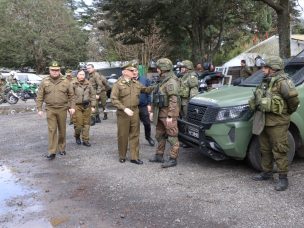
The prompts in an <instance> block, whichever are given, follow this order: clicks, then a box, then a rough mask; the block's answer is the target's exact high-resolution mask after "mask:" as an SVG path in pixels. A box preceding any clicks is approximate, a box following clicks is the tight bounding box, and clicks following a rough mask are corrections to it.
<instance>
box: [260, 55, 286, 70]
mask: <svg viewBox="0 0 304 228" xmlns="http://www.w3.org/2000/svg"><path fill="white" fill-rule="evenodd" d="M262 66H266V67H270V68H271V69H273V70H282V69H283V68H284V63H283V60H282V59H281V58H280V57H279V56H269V57H267V58H266V59H265V63H264V64H262Z"/></svg>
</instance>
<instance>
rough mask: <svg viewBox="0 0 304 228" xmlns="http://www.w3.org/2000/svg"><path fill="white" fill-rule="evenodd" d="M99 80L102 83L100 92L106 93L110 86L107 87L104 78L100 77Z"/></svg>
mask: <svg viewBox="0 0 304 228" xmlns="http://www.w3.org/2000/svg"><path fill="white" fill-rule="evenodd" d="M100 79H101V82H102V86H101V92H106V91H108V90H110V86H109V84H108V81H107V79H106V78H105V76H103V75H100Z"/></svg>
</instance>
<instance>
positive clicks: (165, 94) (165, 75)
mask: <svg viewBox="0 0 304 228" xmlns="http://www.w3.org/2000/svg"><path fill="white" fill-rule="evenodd" d="M156 64H157V71H158V73H159V75H160V82H159V84H158V85H157V87H156V88H155V90H154V91H153V94H152V96H153V98H152V105H153V123H154V124H155V125H156V136H155V138H156V140H157V142H158V146H157V150H156V154H155V155H154V157H153V158H152V159H150V160H149V161H150V162H160V163H163V162H164V159H163V155H164V151H165V148H166V141H168V142H169V143H170V145H171V149H170V158H169V160H168V161H166V162H165V163H164V164H162V168H167V167H172V166H176V165H177V161H176V160H177V157H178V152H179V141H178V128H177V118H178V117H179V106H180V104H179V103H180V102H179V95H178V94H179V87H180V82H179V79H178V78H177V77H176V76H175V74H174V73H173V71H172V69H173V64H172V62H171V61H170V60H169V59H167V58H161V59H159V60H158V61H157V62H156Z"/></svg>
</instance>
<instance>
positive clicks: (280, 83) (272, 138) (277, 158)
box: [249, 56, 299, 191]
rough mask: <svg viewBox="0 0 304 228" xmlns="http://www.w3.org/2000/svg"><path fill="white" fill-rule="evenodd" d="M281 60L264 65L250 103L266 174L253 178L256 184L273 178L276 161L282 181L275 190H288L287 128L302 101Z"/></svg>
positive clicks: (271, 57)
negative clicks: (260, 78) (262, 75)
mask: <svg viewBox="0 0 304 228" xmlns="http://www.w3.org/2000/svg"><path fill="white" fill-rule="evenodd" d="M283 68H284V65H283V61H282V59H281V58H280V57H277V56H270V57H269V58H267V59H266V60H265V63H264V65H263V73H264V75H265V76H264V78H263V81H262V82H261V84H260V85H259V86H258V87H257V89H256V91H255V92H254V96H253V97H252V98H251V99H250V100H249V105H250V108H251V109H252V110H254V111H255V114H254V120H253V133H254V134H258V135H259V142H260V150H261V155H262V169H263V172H261V173H260V174H258V175H256V176H254V177H253V179H254V180H256V181H262V180H268V179H271V178H272V176H273V173H272V172H273V161H274V162H275V163H276V165H277V169H278V173H279V180H278V182H277V184H276V186H275V190H277V191H284V190H286V189H287V187H288V179H287V173H288V151H289V144H288V138H287V137H288V136H287V132H288V127H289V124H290V115H291V114H292V113H293V112H295V111H296V109H297V107H298V104H299V99H298V93H297V90H296V88H295V86H294V84H293V82H292V81H291V80H290V79H289V78H288V75H287V74H285V73H284V70H283Z"/></svg>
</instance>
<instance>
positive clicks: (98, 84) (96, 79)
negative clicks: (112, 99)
mask: <svg viewBox="0 0 304 228" xmlns="http://www.w3.org/2000/svg"><path fill="white" fill-rule="evenodd" d="M89 82H90V83H91V85H92V87H93V89H94V90H95V91H96V94H97V95H99V94H100V93H101V91H102V87H103V84H102V81H101V78H100V75H99V74H98V73H97V72H96V71H95V72H93V73H91V74H89Z"/></svg>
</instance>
